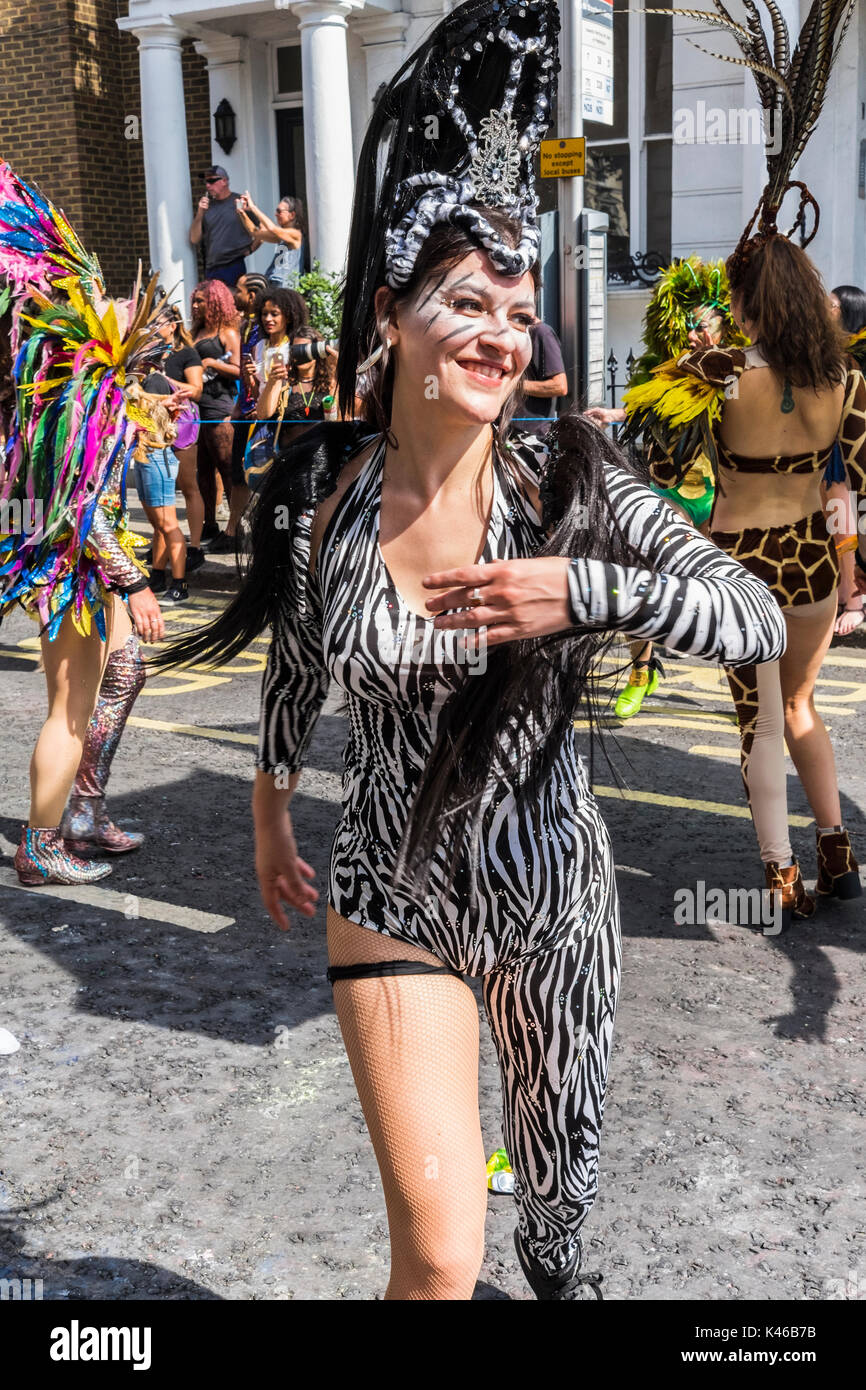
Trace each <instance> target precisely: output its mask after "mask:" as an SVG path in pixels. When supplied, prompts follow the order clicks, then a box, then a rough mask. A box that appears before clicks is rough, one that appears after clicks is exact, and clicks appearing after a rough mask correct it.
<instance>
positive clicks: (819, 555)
mask: <svg viewBox="0 0 866 1390" xmlns="http://www.w3.org/2000/svg"><path fill="white" fill-rule="evenodd" d="M761 364H762V359H761V358H760V355H759V354H757V353H756V351H755V350H754V349H746V350H742V349H739V348H736V349H727V350H725V349H721V348H706V349H698V350H697V351H695V352H690V353H685V354H684V355H683V356H682V357H680V358H679V359H678V362H677V365H678V367H679V368H680V369H681V370H682V371H683V372H687V373H689V374H690V375H692V376H696V377H698V378H699V379H700V380H702V381H705V382H708V383H709V384H712V385H716V386H718V387H720V388H724V389H727V387H728V386H729V385H730V384H731V382H732V381H734V380H736V379H738V378H739V377H740V376H741V375H742V373H743V372H744V371H748V370H749V368H750V367H752V366H758V365H761ZM718 433H719V422H718V421H717V422H716V424H715V426H714V428H713V432H712V434H713V444H714V446H715V450H714V451H715V455H716V457H715V460H714V463H715V465H716V467H718V465H719V464H722V465H723V466H725V467H727V468H729V469H732V470H735V471H736V472H739V473H785V474H794V473H799V474H812V473H820V474H823V472H824V469H825V468H826V466H827V463H828V461H829V459H830V457H831V455H832V453H833V450H834V447H835V445H836V444H838V446H839V448H840V450H841V454H842V461H843V463H844V465H845V469H846V471H847V475H848V480H849V486H850V487H851V488H852V489H853V491H854V492H855V493H856V494H857V497H858V499H859V500H861V501H862V500H863V499H864V498H866V379H864V377H863V374H862V372H861V371H860V369H859V367H858V366H857V364H856V363H855V362H854V360H853V359H852V358H849V360H848V369H847V379H846V384H845V396H844V401H843V406H842V416H841V419H840V422H839V429H838V433H837V437H836V440H835V441H833V443H831V444H829V445H828V446H827V448H825V449H816V450H813V451H811V452H809V453H804V454H789V455H783V454H780V455H777V456H776V457H774V458H771V457H764V458H759V457H751V456H746V455H743V454H735V453H733V452H732V451H731V450H730V449H728V448H726V446H725V445H724V444H723V443H722V441H721V440H720V439H719V437H718ZM667 464H668V467H670V466H671V461H670V460H668V461H667ZM657 467H661V468H664V461H663V460H659V461H658V464H657ZM710 538H711V540H713V541H714V542H715V544H716V545H717V546H718V547H719V549H720V550H723V551H724V552H725V553H726V554H727V555H730V556H731V558H732V559H735V560H739V562H740V564H741V565H744V566H745V568H746V569H747V570H749V572H750V573H751V574H754V575H755V576H756V577H757V578H759V579H763V580H764V582H765V583H766V584H767V585H768V586H769V588H770V589H771V590H772V592H773V595H774V596H775V599H776V602H777V603H778V604H779V607H780V608H782V609H797V608H798V607H801V606H802V605H805V604H815V603H820V602H821V601H822V600H824V599H826V598H828V597H829V596H830V595H831V594H832V593H833V592H834V591H835V589H836V588H837V586H838V584H839V559H838V551H837V548H836V545H835V543H834V540H833V537H832V536H831V535H830V533H829V531H828V529H827V521H826V518H825V515H824V512H823V511H817V512H813V513H812V514H811V515H809V516H804V517H801V518H800V520H799V521H797V522H794V523H793V525H789V526H774V527H772V528H770V529H761V528H760V527H747V528H746V529H745V530H742V531H718V530H713V529H712V528H711V529H710ZM725 673H726V675H727V678H728V685H729V686H730V690H731V694H732V696H733V700H734V705H735V707H736V711H737V723H738V726H739V733H740V769H741V772H742V776H743V784H744V786H745V789H746V797H747V799H748V801H749V806H750V808H751V809H752V813H753V816H754V814H755V808H754V806H753V803H752V796H751V793H750V785H749V763H750V758H751V755H752V749H753V746H754V742H755V736H756V733H757V732H758V730H759V728H760V724H759V721H760V699H759V689H758V687H759V679H760V678H759V672H758V668H757V666H754V665H751V666H738V667H736V668H735V667H726V668H725ZM764 848H765V847H764V846H763V845H762V851H763V850H764ZM767 854H769V851H767ZM764 857H765V858H766V857H767V855H766V854H765V856H764Z"/></svg>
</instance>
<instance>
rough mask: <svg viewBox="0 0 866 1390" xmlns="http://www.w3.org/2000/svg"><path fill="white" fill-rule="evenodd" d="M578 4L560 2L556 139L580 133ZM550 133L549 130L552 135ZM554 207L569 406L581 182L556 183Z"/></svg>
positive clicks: (574, 393)
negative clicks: (557, 226) (557, 235)
mask: <svg viewBox="0 0 866 1390" xmlns="http://www.w3.org/2000/svg"><path fill="white" fill-rule="evenodd" d="M581 7H582V0H559V11H560V23H561V26H562V27H561V35H560V64H561V67H560V73H559V113H558V115H559V129H558V130H557V131H556V132H555V133H556V134H557V135H558V136H559V137H560V138H561V139H567V140H570V139H574V138H576V137H577V136H580V135H582V134H583V90H582V89H583V75H582V65H581V32H580V30H581ZM553 133H554V132H551V134H553ZM557 182H558V184H559V189H558V200H557V204H558V208H559V327H560V337H561V339H562V357H563V361H564V363H565V373H566V376H567V378H568V400H569V404H573V403H574V401H575V400H576V399H577V398H578V396H579V394H580V383H579V382H578V379H577V373H578V363H579V361H580V348H579V333H580V323H579V319H578V314H579V307H580V305H579V295H578V273H579V271H580V269H581V256H580V254H579V250H580V248H579V245H578V241H579V236H580V228H579V219H580V213H581V209H582V208H583V179H582V178H574V179H558V180H557Z"/></svg>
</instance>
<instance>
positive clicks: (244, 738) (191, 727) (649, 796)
mask: <svg viewBox="0 0 866 1390" xmlns="http://www.w3.org/2000/svg"><path fill="white" fill-rule="evenodd" d="M129 723H130V724H135V725H137V726H138V727H139V728H144V729H156V730H159V731H160V732H163V733H172V734H189V735H192V736H193V737H195V738H211V739H214V740H216V741H217V742H222V743H247V744H257V743H258V739H257V737H256V735H255V734H239V733H235V732H234V730H230V729H207V728H204V727H203V726H201V725H197V724H173V723H170V722H169V721H167V720H162V719H141V718H139V717H138V716H136V715H134V714H133V715H131V716H130V718H129ZM335 780H336V779H335ZM592 790H593V793H594V795H595V796H603V797H613V798H614V799H616V800H619V801H638V802H641V803H643V804H645V805H651V806H673V807H677V808H679V809H681V810H686V811H704V812H706V813H708V814H709V815H714V816H734V817H736V819H738V820H748V819H749V808H748V807H747V806H735V805H730V804H728V803H727V802H724V801H697V800H694V799H693V798H691V797H686V796H665V795H663V794H662V793H660V792H641V791H631V790H629V789H628V788H625V789H624V790H622V791H620V790H619V789H618V788H616V787H602V786H596V787H593V789H592ZM788 822H789V824H790V825H796V826H805V825H811V824H812V820H811V818H810V817H807V816H789V817H788Z"/></svg>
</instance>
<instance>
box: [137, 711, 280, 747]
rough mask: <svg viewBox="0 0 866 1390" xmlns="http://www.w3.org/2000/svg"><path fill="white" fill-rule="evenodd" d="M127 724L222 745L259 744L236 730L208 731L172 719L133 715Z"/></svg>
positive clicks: (197, 725)
mask: <svg viewBox="0 0 866 1390" xmlns="http://www.w3.org/2000/svg"><path fill="white" fill-rule="evenodd" d="M127 723H129V724H135V726H136V727H137V728H139V729H156V730H157V731H158V732H159V733H164V734H189V735H190V736H191V737H192V738H212V739H216V740H217V741H218V742H220V743H251V744H252V745H253V746H254V747H255V746H256V745H257V744H258V738H257V737H256V735H255V734H239V733H237V732H236V731H235V730H234V729H208V728H206V727H205V725H203V724H175V723H174V722H173V721H172V720H170V719H144V718H142V716H141V715H138V714H131V715H130V716H129V719H128V720H127Z"/></svg>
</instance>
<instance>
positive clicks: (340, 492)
mask: <svg viewBox="0 0 866 1390" xmlns="http://www.w3.org/2000/svg"><path fill="white" fill-rule="evenodd" d="M379 443H380V441H379V440H378V439H373V440H371V441H370V443H369V444H365V446H364V448H363V449H361V450H360V451H359V452H358V453H357V454H356V455H355V457H354V458H351V459H350V460H349V462H348V463H347V464H345V465H344V467H343V468H341V469H340V476H339V477H338V479H337V486H336V487H335V488H334V491H333V492H332V493H331V494H330V496H328V497H326V498H325V500H324V502H320V503H319V505H318V507H317V508H316V515H315V517H314V519H313V524H312V527H311V529H310V569H311V570H312V569H313V567H314V565H315V563H316V556H317V555H318V553H319V546H320V545H321V543H322V537H323V536H324V534H325V531H326V530H327V528H328V523H329V522H330V520H331V517H332V516H333V515H334V512H335V511H336V510H337V508H338V507H339V505H340V503H341V502H342V500H343V498H344V497H345V495H346V493H347V492H348V490H349V488H350V487H351V486H352V484H353V483H354V482H355V480H356V479H357V478H358V476H359V474H360V473H361V470H362V469H363V467H364V465H365V464H366V463H369V461H370V459H371V458H372V457H373V454H374V453H375V452H376V449H377V448H378V447H379Z"/></svg>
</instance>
